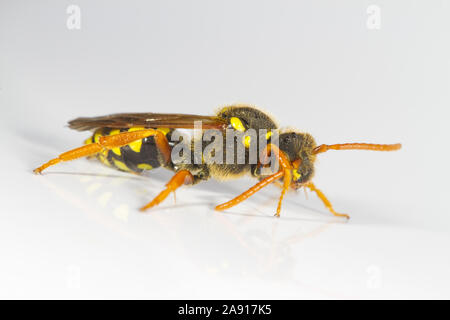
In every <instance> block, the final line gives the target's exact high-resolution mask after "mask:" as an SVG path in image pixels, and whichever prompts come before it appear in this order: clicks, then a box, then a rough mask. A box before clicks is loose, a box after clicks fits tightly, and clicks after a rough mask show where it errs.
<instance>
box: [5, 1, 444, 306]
mask: <svg viewBox="0 0 450 320" xmlns="http://www.w3.org/2000/svg"><path fill="white" fill-rule="evenodd" d="M69 4H71V2H66V1H33V2H30V1H1V2H0V88H1V91H0V105H1V110H2V117H1V122H2V123H1V130H2V156H1V157H0V164H1V165H2V168H3V172H2V175H1V180H0V181H1V182H0V187H1V194H2V209H1V214H0V248H1V249H0V250H1V263H0V297H1V298H450V289H449V285H450V275H449V271H448V270H449V268H450V258H449V244H450V233H449V230H450V215H449V209H448V201H447V199H448V194H449V187H448V181H449V178H450V177H449V170H448V158H449V151H448V149H447V148H448V119H449V111H448V108H449V105H450V94H449V92H450V90H449V88H450V86H449V85H450V76H449V75H450V64H449V59H450V58H449V57H450V48H449V45H448V31H449V30H450V28H449V27H450V22H449V21H450V20H449V19H448V15H449V12H450V11H449V9H450V8H449V5H448V3H447V2H444V1H431V2H425V1H421V2H418V1H417V2H416V1H396V2H395V3H392V1H378V2H377V3H373V2H370V3H369V2H364V1H363V2H361V1H347V2H345V5H344V4H339V3H337V2H334V1H325V2H320V4H319V3H315V2H309V4H308V3H303V4H301V3H299V2H297V1H289V2H288V1H282V2H276V3H275V2H261V1H257V2H256V1H255V2H250V1H248V2H245V3H241V2H240V1H239V2H238V1H236V2H233V1H227V2H226V3H225V2H221V3H219V2H210V1H194V2H189V3H188V2H186V3H185V2H182V1H173V2H166V1H164V2H163V1H160V2H157V1H152V2H151V3H148V4H144V2H134V1H123V2H112V1H76V4H77V5H79V6H80V8H81V13H82V25H81V30H74V31H69V30H67V28H66V18H67V14H66V8H67V6H68V5H69ZM369 4H376V5H379V6H380V8H381V18H382V20H381V29H380V30H368V29H367V28H366V19H367V14H366V9H367V6H368V5H369ZM234 102H247V103H253V104H256V105H259V106H260V107H262V108H264V109H266V110H268V111H269V112H271V113H272V114H273V115H275V116H276V118H277V119H278V120H279V121H280V123H281V124H282V125H283V126H284V125H289V126H294V127H297V128H299V129H302V130H305V131H308V132H310V133H312V134H313V135H314V137H315V138H316V139H317V141H318V142H319V143H341V142H352V141H358V142H359V141H364V142H378V143H395V142H402V143H403V145H404V148H403V149H402V150H401V151H400V152H395V153H373V152H363V151H361V152H357V151H348V152H345V151H342V152H329V153H326V154H323V155H321V156H320V159H319V162H318V164H317V175H316V178H315V182H316V184H317V186H318V187H320V188H321V189H322V190H323V191H324V192H325V194H326V195H327V196H328V197H329V198H330V200H331V201H332V203H333V204H334V206H335V208H336V210H337V211H341V212H345V213H348V214H350V215H351V218H352V219H351V220H350V221H349V222H348V223H343V221H342V220H340V219H335V218H333V217H331V216H330V214H329V213H328V212H327V210H326V209H324V207H323V206H322V204H321V203H320V201H319V200H318V199H317V198H316V197H315V196H314V195H312V194H309V197H308V200H306V199H305V196H304V194H303V192H300V193H299V194H298V195H295V194H294V193H293V194H289V195H288V196H287V197H286V200H285V201H284V203H283V211H282V217H281V218H280V219H275V218H273V217H272V215H273V213H274V210H275V208H276V198H277V197H278V192H279V191H278V189H277V188H275V187H268V188H267V189H266V190H263V191H262V192H260V193H258V194H257V195H255V196H254V197H252V198H251V199H249V200H248V201H246V202H245V203H243V204H242V205H239V206H237V207H235V208H233V209H232V210H229V211H228V212H227V213H219V212H215V211H213V210H212V208H213V207H214V205H216V204H218V203H221V202H223V201H226V200H228V199H230V198H232V197H234V196H235V195H237V194H239V193H240V192H242V191H244V190H246V189H247V188H248V187H249V186H250V185H252V183H254V181H252V180H250V179H242V180H237V181H236V182H227V183H223V184H221V183H217V182H214V181H210V182H207V183H204V184H201V185H198V186H194V187H191V188H183V189H182V190H179V191H178V192H177V202H176V204H174V202H173V199H171V198H169V199H167V201H165V202H164V203H163V204H162V205H161V206H160V207H159V208H157V209H156V210H153V211H151V212H149V213H148V214H141V213H139V212H138V211H137V209H138V208H139V207H140V206H142V205H143V204H145V203H147V202H148V201H149V200H151V199H152V198H153V197H154V196H155V195H156V194H157V192H159V190H160V189H161V188H162V187H163V186H164V183H165V181H166V180H168V179H169V178H170V173H169V172H165V171H162V170H159V171H154V172H150V173H149V174H148V175H146V176H142V177H139V176H133V175H127V174H125V173H120V172H117V171H114V170H112V169H109V168H105V167H103V166H102V165H101V164H98V163H96V162H93V161H88V160H79V161H75V162H71V163H65V164H61V165H58V166H55V167H53V168H51V169H49V170H48V172H47V173H46V174H45V175H43V176H35V175H33V174H32V173H31V170H32V169H33V168H35V167H36V166H38V165H40V164H41V163H43V162H44V161H47V160H48V159H50V158H52V157H54V156H55V155H56V154H58V153H60V152H62V151H66V150H68V149H70V148H73V147H76V146H78V145H79V144H80V142H81V141H82V140H83V139H84V138H85V137H86V134H83V133H77V132H73V131H70V130H68V129H67V128H64V124H65V123H66V121H67V120H69V119H72V118H74V117H77V116H93V115H101V114H108V113H115V112H127V111H130V112H131V111H136V112H138V111H151V112H186V113H187V112H189V113H202V114H210V113H211V112H213V110H214V109H217V107H218V106H220V105H224V104H229V103H234Z"/></svg>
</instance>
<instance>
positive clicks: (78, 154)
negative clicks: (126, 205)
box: [34, 105, 401, 218]
mask: <svg viewBox="0 0 450 320" xmlns="http://www.w3.org/2000/svg"><path fill="white" fill-rule="evenodd" d="M198 122H200V123H201V125H202V127H201V135H200V137H191V138H189V139H186V138H183V139H182V141H178V142H179V143H180V144H181V146H182V147H184V148H185V150H188V151H192V152H186V153H184V152H183V156H182V157H181V160H182V161H174V159H173V153H172V151H174V150H175V149H174V148H175V147H176V145H177V144H176V143H175V141H172V140H173V139H172V138H174V137H175V136H180V129H195V128H196V123H198ZM69 127H70V128H71V129H75V130H79V131H86V130H91V131H93V134H92V136H91V137H89V138H88V139H87V140H86V141H85V144H84V145H83V146H81V147H79V148H76V149H72V150H70V151H67V152H65V153H62V154H60V155H59V156H58V157H56V158H54V159H52V160H50V161H48V162H47V163H45V164H43V165H42V166H40V167H38V168H36V169H35V170H34V173H36V174H40V173H41V172H42V171H43V170H45V169H47V168H48V167H50V166H52V165H55V164H57V163H59V162H63V161H70V160H75V159H78V158H82V157H93V156H95V157H96V158H97V159H98V160H100V161H101V162H102V163H104V164H106V165H108V166H110V167H113V168H115V169H118V170H121V171H127V172H131V173H138V174H139V173H141V172H143V171H144V170H152V169H156V168H159V167H162V168H166V169H168V170H171V171H173V172H174V176H173V177H172V178H171V179H170V181H169V182H168V183H167V184H166V187H165V189H164V190H162V191H161V192H160V193H159V194H158V195H157V196H156V197H155V198H154V199H153V200H152V201H150V202H149V203H148V204H146V205H145V206H143V207H142V208H141V210H142V211H144V210H147V209H149V208H151V207H154V206H156V205H158V204H159V203H161V202H162V201H163V200H164V199H165V198H167V196H168V195H169V194H170V193H171V192H175V190H177V189H178V188H179V187H180V186H182V185H184V184H187V185H194V184H197V183H199V182H201V181H206V180H208V179H211V178H212V179H216V180H219V181H223V180H227V179H233V178H239V177H241V176H243V175H250V176H252V177H254V178H256V179H257V180H258V182H257V183H256V184H255V185H254V186H253V187H251V188H250V189H248V190H247V191H245V192H243V193H242V194H240V195H238V196H237V197H235V198H234V199H232V200H230V201H228V202H226V203H223V204H220V205H218V206H216V207H215V209H216V210H219V211H222V210H226V209H229V208H231V207H233V206H235V205H237V204H239V203H240V202H242V201H244V200H246V199H247V198H249V197H250V196H251V195H253V194H255V193H256V192H258V191H259V190H261V189H262V188H263V187H265V186H267V185H269V184H272V183H276V184H278V185H279V186H280V187H281V195H280V197H279V200H278V206H277V210H276V213H275V216H277V217H279V216H280V212H281V204H282V200H283V198H284V195H285V193H286V192H287V191H288V190H292V189H293V190H296V189H299V188H306V189H309V190H311V191H312V192H315V193H316V194H317V196H318V197H319V198H320V199H321V200H322V202H323V204H324V205H325V207H326V208H327V209H328V210H329V211H330V212H331V213H332V214H333V215H334V216H338V217H345V218H349V216H348V215H347V214H342V213H338V212H336V211H335V210H334V208H333V206H332V205H331V202H330V201H329V200H328V199H327V198H326V196H325V195H324V194H323V192H322V191H321V190H320V189H318V188H316V186H315V185H314V183H313V182H312V178H313V177H314V172H315V166H314V164H315V161H316V158H317V155H319V154H321V153H324V152H327V151H329V150H355V149H357V150H372V151H394V150H398V149H400V148H401V144H399V143H397V144H371V143H344V144H332V145H327V144H321V145H318V144H317V143H316V142H315V140H314V138H313V137H312V136H311V135H310V134H308V133H302V132H297V131H295V130H281V129H279V127H278V124H277V123H276V122H275V120H273V118H272V117H271V116H269V115H268V114H266V113H265V112H262V111H261V110H259V109H257V108H255V107H253V106H249V105H231V106H226V107H223V108H221V109H220V110H219V111H218V112H217V113H216V114H215V115H213V116H203V115H192V114H168V113H120V114H112V115H107V116H100V117H92V118H77V119H74V120H71V121H69ZM249 129H253V130H263V132H265V135H263V136H261V135H260V136H258V137H256V138H254V137H250V136H244V137H243V138H242V139H241V140H239V139H236V140H233V144H234V147H236V148H239V147H242V148H243V149H241V150H244V151H243V156H244V161H238V160H237V158H236V155H234V156H233V157H232V158H231V161H227V162H226V163H222V162H208V161H205V159H204V158H203V156H202V157H201V158H200V161H195V159H194V158H195V154H196V153H195V149H196V143H199V144H200V146H201V150H204V149H205V148H206V146H207V143H206V142H205V135H206V133H207V132H208V131H209V130H214V131H216V132H218V133H223V135H221V136H220V137H223V138H222V139H223V141H222V142H226V141H225V137H226V136H227V135H226V134H225V133H229V131H231V132H232V133H233V132H238V133H242V132H246V131H248V130H249ZM274 136H276V137H277V140H278V141H277V143H274V141H275V140H274ZM220 139H221V138H219V142H220ZM221 145H222V146H224V145H227V144H226V143H222V144H221ZM255 145H256V146H257V147H258V148H259V147H260V146H261V147H262V146H264V147H263V151H262V153H261V155H262V156H261V158H260V159H265V158H267V157H269V156H272V157H273V158H274V159H275V161H276V164H277V165H278V166H277V169H276V170H272V171H271V170H264V169H267V163H266V162H264V163H263V162H262V161H257V162H256V163H254V162H252V161H249V160H250V151H251V150H253V149H252V148H253V147H254V146H255ZM258 148H257V149H258ZM258 150H259V149H258ZM219 151H220V150H219ZM221 151H222V156H227V153H229V150H228V149H227V148H225V147H223V149H222V150H221ZM227 159H228V158H227Z"/></svg>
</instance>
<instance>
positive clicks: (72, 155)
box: [33, 129, 170, 174]
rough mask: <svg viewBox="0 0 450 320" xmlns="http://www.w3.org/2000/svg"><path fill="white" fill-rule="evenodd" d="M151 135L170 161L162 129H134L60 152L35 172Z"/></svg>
mask: <svg viewBox="0 0 450 320" xmlns="http://www.w3.org/2000/svg"><path fill="white" fill-rule="evenodd" d="M150 136H154V137H155V142H156V144H157V146H158V148H159V149H160V150H161V152H162V154H163V156H164V160H165V161H166V162H167V161H169V159H170V147H169V144H168V142H167V139H166V137H165V135H164V134H163V133H162V132H161V131H158V130H154V129H145V130H138V131H132V132H122V133H119V134H116V135H112V136H104V137H100V139H99V142H97V143H90V144H87V145H85V146H82V147H79V148H76V149H72V150H70V151H67V152H64V153H62V154H60V155H59V156H58V157H57V158H55V159H52V160H50V161H49V162H47V163H44V164H43V165H42V166H40V167H39V168H36V169H34V170H33V172H34V173H36V174H39V173H41V172H42V171H43V170H45V169H47V168H48V167H50V166H53V165H55V164H57V163H60V162H63V161H70V160H75V159H78V158H82V157H87V156H91V155H94V154H96V153H98V152H100V151H103V150H104V149H112V148H118V147H123V146H125V145H127V144H129V143H131V142H134V141H137V140H140V139H144V138H147V137H150Z"/></svg>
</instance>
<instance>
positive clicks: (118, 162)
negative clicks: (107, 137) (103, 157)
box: [112, 158, 131, 171]
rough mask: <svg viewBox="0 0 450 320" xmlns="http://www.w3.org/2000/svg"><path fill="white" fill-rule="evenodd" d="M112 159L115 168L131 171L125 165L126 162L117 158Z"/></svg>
mask: <svg viewBox="0 0 450 320" xmlns="http://www.w3.org/2000/svg"><path fill="white" fill-rule="evenodd" d="M112 160H113V162H114V165H115V166H116V167H117V168H119V169H120V170H123V171H131V170H130V169H129V168H128V167H127V166H126V164H125V163H123V162H122V161H119V160H117V159H114V158H113V159H112Z"/></svg>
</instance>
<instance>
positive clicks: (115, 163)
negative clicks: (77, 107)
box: [85, 128, 170, 173]
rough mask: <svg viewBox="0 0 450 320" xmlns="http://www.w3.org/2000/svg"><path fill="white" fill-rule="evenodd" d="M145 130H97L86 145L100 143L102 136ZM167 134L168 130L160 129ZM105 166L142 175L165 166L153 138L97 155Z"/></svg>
mask: <svg viewBox="0 0 450 320" xmlns="http://www.w3.org/2000/svg"><path fill="white" fill-rule="evenodd" d="M141 129H143V128H130V129H120V130H119V129H108V128H102V129H99V130H97V131H96V132H95V133H94V134H93V135H92V137H91V138H89V139H87V140H86V141H85V143H86V144H89V143H94V142H98V141H99V139H100V137H101V136H110V135H116V134H119V133H121V132H126V131H136V130H141ZM160 130H161V131H163V132H164V134H167V133H168V132H170V130H168V129H160ZM96 157H97V159H98V160H100V162H102V163H103V164H105V165H107V166H110V167H113V168H115V169H118V170H121V171H127V172H137V173H140V172H142V171H143V170H151V169H154V168H158V167H160V166H161V165H162V164H163V161H162V159H163V158H162V155H161V153H160V151H159V150H158V147H157V146H156V143H155V139H154V138H153V137H148V138H144V139H141V140H137V141H134V142H132V143H130V144H128V145H126V146H123V147H119V148H112V149H110V150H104V151H102V152H100V153H98V154H97V155H96Z"/></svg>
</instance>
